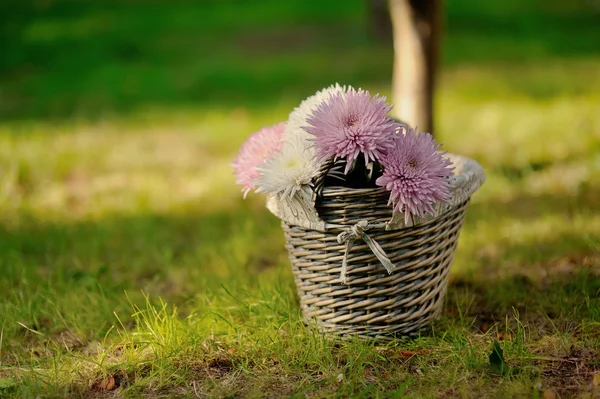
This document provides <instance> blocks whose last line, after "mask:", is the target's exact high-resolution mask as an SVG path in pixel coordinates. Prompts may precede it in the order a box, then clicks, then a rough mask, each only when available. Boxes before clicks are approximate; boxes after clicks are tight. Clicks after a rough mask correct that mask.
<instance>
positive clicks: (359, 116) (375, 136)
mask: <svg viewBox="0 0 600 399" xmlns="http://www.w3.org/2000/svg"><path fill="white" fill-rule="evenodd" d="M391 109H392V106H391V105H388V104H387V103H386V101H385V97H379V96H378V95H376V96H375V97H373V98H371V95H370V94H369V92H368V91H364V90H362V89H359V90H358V91H356V90H355V89H354V88H349V89H348V90H347V91H346V93H333V94H330V96H329V98H327V99H325V100H324V101H323V102H321V104H319V105H318V106H317V107H316V109H315V110H314V111H313V113H312V115H311V116H310V117H309V118H308V119H307V124H308V126H305V127H304V129H305V130H306V131H307V132H308V133H310V134H312V135H313V136H315V137H314V138H313V139H311V140H312V141H313V142H314V145H315V148H316V149H317V160H318V161H319V162H323V161H326V160H328V159H331V158H334V159H335V160H337V159H339V158H345V159H346V169H345V171H344V173H348V171H349V170H350V168H351V166H352V164H353V161H354V160H355V159H356V158H357V157H358V155H359V154H360V153H362V154H364V158H365V163H369V162H370V161H379V160H381V159H382V157H383V156H384V155H385V154H386V152H387V150H388V148H390V147H391V146H392V142H393V137H394V134H395V132H396V130H397V129H398V127H399V124H398V123H397V122H395V121H394V120H392V119H391V118H389V117H388V116H387V113H388V112H389V111H390V110H391Z"/></svg>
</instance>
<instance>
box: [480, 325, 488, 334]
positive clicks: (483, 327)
mask: <svg viewBox="0 0 600 399" xmlns="http://www.w3.org/2000/svg"><path fill="white" fill-rule="evenodd" d="M479 330H480V331H481V332H482V333H484V332H486V331H487V330H488V326H487V325H486V324H482V325H481V327H479Z"/></svg>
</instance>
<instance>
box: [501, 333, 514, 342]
mask: <svg viewBox="0 0 600 399" xmlns="http://www.w3.org/2000/svg"><path fill="white" fill-rule="evenodd" d="M510 340H512V337H511V336H510V334H507V333H505V332H501V333H498V341H510Z"/></svg>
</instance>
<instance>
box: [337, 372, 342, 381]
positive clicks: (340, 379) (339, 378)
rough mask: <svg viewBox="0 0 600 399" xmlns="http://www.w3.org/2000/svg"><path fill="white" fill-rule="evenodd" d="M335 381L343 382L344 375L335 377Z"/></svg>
mask: <svg viewBox="0 0 600 399" xmlns="http://www.w3.org/2000/svg"><path fill="white" fill-rule="evenodd" d="M337 380H338V382H342V381H344V374H342V373H339V374H338V376H337Z"/></svg>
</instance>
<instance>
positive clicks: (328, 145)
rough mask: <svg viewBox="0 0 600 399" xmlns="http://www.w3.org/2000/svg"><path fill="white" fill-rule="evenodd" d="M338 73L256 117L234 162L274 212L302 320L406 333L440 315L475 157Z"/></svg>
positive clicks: (344, 329) (476, 182) (354, 331)
mask: <svg viewBox="0 0 600 399" xmlns="http://www.w3.org/2000/svg"><path fill="white" fill-rule="evenodd" d="M391 109H392V106H391V105H389V104H387V103H386V99H385V97H380V96H379V95H375V96H371V95H370V93H369V92H368V91H364V90H362V89H358V90H356V89H354V88H353V87H347V86H340V85H338V84H336V85H332V86H330V87H328V88H325V89H323V90H321V91H319V92H317V93H316V94H315V95H313V96H311V97H309V98H307V99H306V100H304V101H303V102H302V103H301V104H300V105H299V106H298V107H297V108H295V109H294V110H293V111H292V112H291V114H290V115H289V119H288V120H287V122H285V123H283V122H282V123H279V124H277V125H273V126H269V127H264V128H263V129H261V130H259V131H258V132H256V133H254V134H253V135H251V136H250V137H248V139H247V140H246V142H245V143H244V144H243V145H242V147H241V149H240V152H239V154H238V156H237V158H236V159H235V161H234V163H233V168H234V172H235V174H236V182H237V183H238V184H240V185H242V186H243V188H242V191H243V193H244V197H245V196H246V195H247V193H248V192H250V191H252V190H255V191H256V192H258V193H264V194H267V197H268V199H267V208H268V209H269V210H270V211H271V212H272V213H273V214H274V215H276V216H277V217H279V218H280V219H281V221H282V228H283V231H284V234H285V237H286V248H287V250H288V254H289V258H290V261H291V264H292V270H293V273H294V277H295V281H296V285H297V288H298V293H299V296H300V303H301V307H302V311H303V315H304V319H305V322H306V323H307V324H308V323H313V322H314V323H316V326H317V327H318V328H319V329H321V330H322V331H324V332H326V333H330V334H335V335H338V336H342V337H347V336H349V335H355V336H359V337H362V338H367V339H377V340H385V339H390V338H392V337H394V336H396V337H397V336H413V335H416V334H418V333H419V332H420V331H421V330H422V329H423V328H426V327H428V326H429V325H430V324H431V322H432V321H433V320H434V319H435V318H437V316H438V315H439V314H440V312H441V310H442V306H443V302H444V297H445V292H446V286H447V278H448V271H449V267H450V263H451V261H452V256H453V254H454V250H455V248H456V243H457V239H458V235H459V232H460V228H461V226H462V222H463V219H464V213H465V210H466V207H467V204H468V202H469V199H470V197H471V195H472V194H473V193H474V192H475V191H476V190H477V189H478V188H479V186H480V185H481V184H482V183H483V181H484V180H485V174H484V173H483V170H482V169H481V167H480V166H479V165H478V164H477V162H475V161H473V160H470V159H468V158H464V157H460V156H458V155H453V154H448V153H445V152H440V151H439V149H440V145H439V144H437V143H436V141H435V140H434V139H433V137H432V136H431V135H430V134H428V133H420V132H418V130H417V129H416V128H411V127H409V126H407V125H406V124H403V123H401V122H400V121H397V120H395V119H393V118H391V117H390V116H388V113H389V111H390V110H391Z"/></svg>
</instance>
